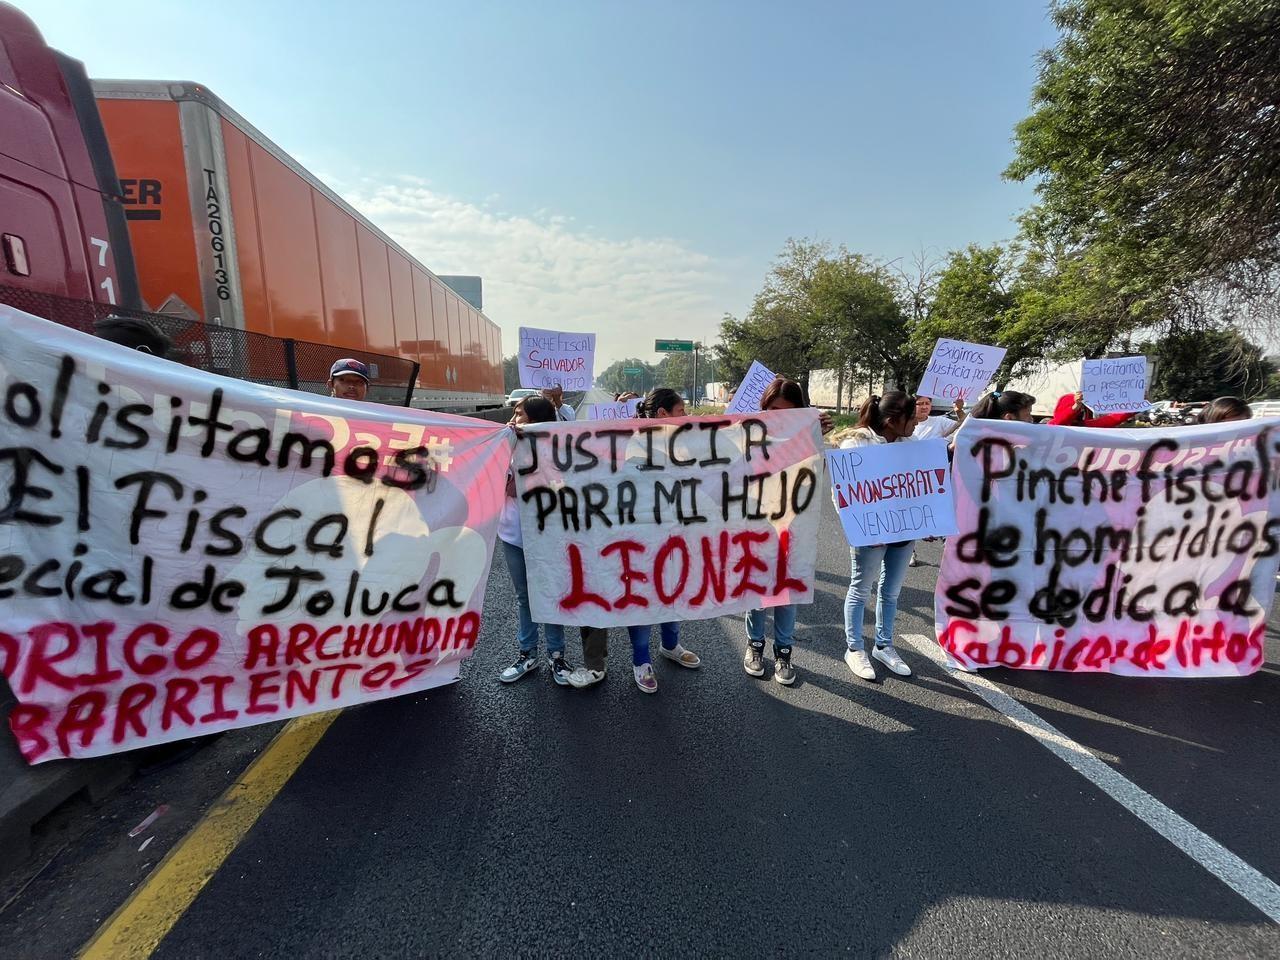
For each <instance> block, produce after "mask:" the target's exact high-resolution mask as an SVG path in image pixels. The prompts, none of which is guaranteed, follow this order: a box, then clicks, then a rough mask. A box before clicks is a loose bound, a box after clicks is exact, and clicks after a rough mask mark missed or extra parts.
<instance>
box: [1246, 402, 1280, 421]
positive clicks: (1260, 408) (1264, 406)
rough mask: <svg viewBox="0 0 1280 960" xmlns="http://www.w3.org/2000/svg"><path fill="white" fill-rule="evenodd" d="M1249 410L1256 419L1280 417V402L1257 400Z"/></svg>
mask: <svg viewBox="0 0 1280 960" xmlns="http://www.w3.org/2000/svg"><path fill="white" fill-rule="evenodd" d="M1249 409H1250V410H1252V411H1253V415H1254V416H1255V417H1280V400H1255V401H1253V403H1251V404H1249Z"/></svg>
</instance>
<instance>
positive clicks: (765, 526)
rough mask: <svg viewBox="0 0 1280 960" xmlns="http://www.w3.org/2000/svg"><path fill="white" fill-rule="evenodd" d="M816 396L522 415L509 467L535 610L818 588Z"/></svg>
mask: <svg viewBox="0 0 1280 960" xmlns="http://www.w3.org/2000/svg"><path fill="white" fill-rule="evenodd" d="M821 450H822V438H821V434H820V430H819V427H818V414H817V411H815V410H785V411H777V412H774V413H760V414H752V415H737V416H725V417H701V418H678V419H677V418H670V419H659V420H649V421H645V420H625V421H613V422H582V421H579V422H577V423H572V424H537V425H535V426H531V427H526V428H524V430H523V434H522V437H521V439H520V440H519V441H518V442H517V444H516V452H515V454H514V456H513V458H512V470H513V472H514V474H515V477H516V487H517V494H518V496H519V499H520V521H521V530H522V532H523V535H524V550H525V554H526V559H527V566H528V576H529V601H530V605H531V608H532V613H533V616H534V619H535V620H538V621H539V622H542V623H561V624H578V625H586V626H592V625H594V626H610V625H624V624H625V625H633V624H644V623H650V624H652V623H663V622H667V621H671V620H697V619H706V618H709V617H716V616H720V615H721V614H726V613H740V612H743V611H746V610H751V609H753V608H756V607H771V606H777V605H780V604H788V603H811V602H812V601H813V579H814V566H815V563H816V559H817V542H818V522H819V518H820V515H821V513H822V503H823V500H824V498H826V497H829V496H830V494H829V492H828V488H827V483H826V479H825V477H824V472H823V459H822V453H821Z"/></svg>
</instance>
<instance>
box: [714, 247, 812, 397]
mask: <svg viewBox="0 0 1280 960" xmlns="http://www.w3.org/2000/svg"><path fill="white" fill-rule="evenodd" d="M829 251H830V247H829V245H828V244H826V243H823V242H820V241H814V240H795V239H790V240H788V241H787V242H786V245H785V246H784V247H783V250H782V253H781V254H780V255H779V256H778V258H777V259H776V260H775V261H774V263H773V266H772V267H771V268H770V270H769V273H768V274H767V275H766V276H765V280H764V285H763V287H762V288H761V290H760V292H759V293H757V294H756V297H755V300H754V301H753V302H752V304H751V310H750V311H749V312H748V314H747V316H746V317H745V318H744V319H742V320H738V319H736V318H735V317H731V316H728V315H726V316H725V318H724V320H723V321H722V322H721V324H720V347H719V348H718V350H717V353H716V360H717V361H718V362H719V363H720V364H721V367H722V369H723V370H724V372H725V374H726V375H729V376H731V377H732V378H733V379H735V380H737V379H741V377H742V375H743V374H745V373H746V371H747V369H748V368H749V367H750V366H751V362H752V361H753V360H759V361H760V362H761V363H763V364H764V365H765V366H767V367H769V368H770V369H771V370H774V371H776V372H777V373H781V374H784V375H786V376H789V377H793V378H794V379H796V380H798V381H800V382H801V383H802V384H803V385H805V386H806V387H807V386H808V383H809V371H810V369H812V368H814V367H815V366H819V365H820V362H821V361H822V360H823V359H825V358H827V357H828V356H829V354H830V348H829V346H828V344H827V343H826V342H825V340H824V336H823V331H822V329H821V323H820V321H819V318H818V315H817V310H816V308H815V306H814V303H813V281H814V278H815V276H816V274H817V271H818V269H819V267H820V265H821V264H822V262H823V260H824V259H825V258H826V256H827V255H828V253H829Z"/></svg>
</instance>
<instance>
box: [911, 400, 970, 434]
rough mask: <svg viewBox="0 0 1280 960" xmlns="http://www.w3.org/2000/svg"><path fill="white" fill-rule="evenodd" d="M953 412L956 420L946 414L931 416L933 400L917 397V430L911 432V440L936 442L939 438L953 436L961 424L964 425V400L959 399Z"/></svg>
mask: <svg viewBox="0 0 1280 960" xmlns="http://www.w3.org/2000/svg"><path fill="white" fill-rule="evenodd" d="M952 411H953V412H954V413H955V419H954V420H953V419H952V418H951V417H948V416H946V415H945V414H944V415H941V416H937V417H935V416H931V414H932V413H933V400H932V399H930V398H929V397H916V428H915V429H914V430H912V431H911V439H912V440H936V439H937V438H939V437H949V436H951V435H952V434H953V433H955V432H956V430H958V429H959V428H960V424H962V423H964V416H965V412H964V400H962V399H961V398H960V397H957V398H956V403H955V406H954V407H953V408H952Z"/></svg>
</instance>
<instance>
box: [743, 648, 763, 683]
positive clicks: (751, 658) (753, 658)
mask: <svg viewBox="0 0 1280 960" xmlns="http://www.w3.org/2000/svg"><path fill="white" fill-rule="evenodd" d="M742 669H743V670H745V671H747V673H749V674H751V675H752V676H753V677H763V676H764V641H763V640H748V641H747V652H746V655H745V656H743V658H742Z"/></svg>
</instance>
